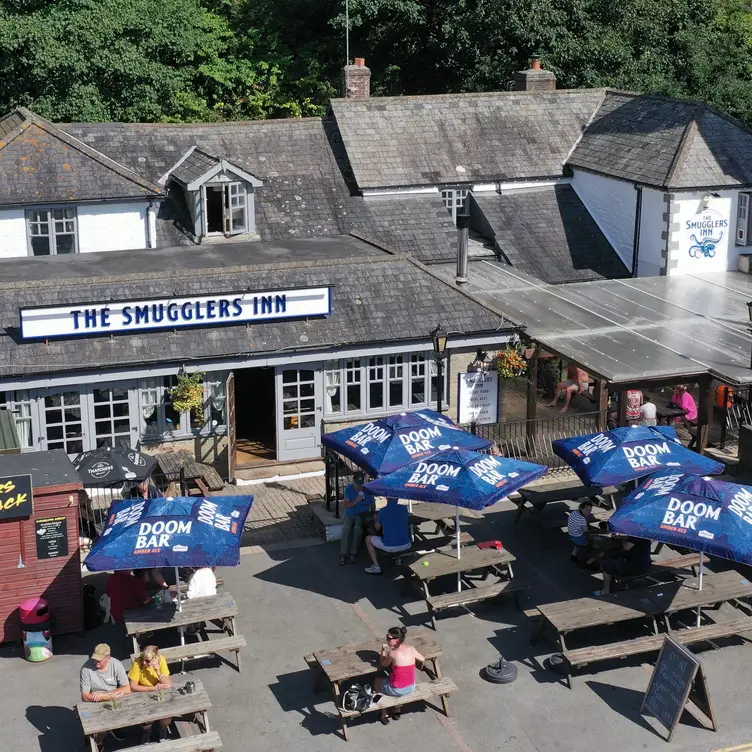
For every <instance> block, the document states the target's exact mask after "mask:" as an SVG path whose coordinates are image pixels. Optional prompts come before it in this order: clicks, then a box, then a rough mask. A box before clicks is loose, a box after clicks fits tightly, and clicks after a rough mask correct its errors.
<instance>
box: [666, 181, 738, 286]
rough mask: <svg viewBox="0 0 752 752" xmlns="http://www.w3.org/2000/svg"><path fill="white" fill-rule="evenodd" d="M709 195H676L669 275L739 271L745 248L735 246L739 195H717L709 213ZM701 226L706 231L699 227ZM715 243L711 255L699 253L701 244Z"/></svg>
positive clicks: (672, 221)
mask: <svg viewBox="0 0 752 752" xmlns="http://www.w3.org/2000/svg"><path fill="white" fill-rule="evenodd" d="M706 193H707V192H706V191H695V192H691V193H675V194H674V200H673V202H672V204H673V207H674V211H673V212H672V215H671V223H672V231H671V235H670V240H671V241H673V242H672V245H678V247H675V248H673V249H671V250H670V252H669V259H670V260H671V261H672V262H675V263H672V264H670V265H669V270H668V273H669V274H696V273H701V272H722V271H727V270H735V269H736V265H737V257H738V255H739V253H740V252H743V251H744V250H745V248H744V247H743V246H737V245H735V234H736V227H735V222H736V204H737V192H736V191H714V193H717V194H718V198H711V199H710V203H709V205H708V207H707V209H705V208H704V207H703V204H702V199H703V197H704V196H705V195H706ZM698 223H699V224H700V225H702V227H699V228H698V227H697V225H698ZM710 239H712V240H713V241H717V242H715V243H714V244H713V245H714V247H713V248H709V250H708V255H705V254H704V253H703V252H701V251H699V250H698V249H697V247H696V246H697V245H698V243H697V241H698V240H710Z"/></svg>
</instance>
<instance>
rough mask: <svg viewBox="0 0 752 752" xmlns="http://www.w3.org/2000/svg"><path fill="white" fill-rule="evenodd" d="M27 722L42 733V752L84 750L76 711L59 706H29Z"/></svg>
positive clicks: (40, 744)
mask: <svg viewBox="0 0 752 752" xmlns="http://www.w3.org/2000/svg"><path fill="white" fill-rule="evenodd" d="M26 720H27V721H29V723H31V725H32V726H34V728H36V729H37V731H39V733H40V737H39V749H40V752H68V750H70V752H73V751H74V750H78V749H83V745H84V737H83V734H82V733H81V723H80V721H79V720H78V716H77V715H76V711H75V710H72V709H71V708H63V707H60V706H59V705H29V707H28V708H26Z"/></svg>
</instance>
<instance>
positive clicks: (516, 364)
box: [496, 345, 527, 380]
mask: <svg viewBox="0 0 752 752" xmlns="http://www.w3.org/2000/svg"><path fill="white" fill-rule="evenodd" d="M496 371H497V373H498V374H499V378H500V379H504V380H509V379H517V378H519V377H520V376H524V375H525V374H526V373H527V361H526V360H525V358H524V357H523V356H522V351H521V349H520V347H519V346H518V345H510V346H509V347H505V348H504V349H503V350H500V351H499V353H498V355H497V356H496Z"/></svg>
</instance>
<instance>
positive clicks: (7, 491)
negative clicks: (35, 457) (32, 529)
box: [0, 475, 34, 522]
mask: <svg viewBox="0 0 752 752" xmlns="http://www.w3.org/2000/svg"><path fill="white" fill-rule="evenodd" d="M33 513H34V494H33V492H32V490H31V476H30V475H9V476H6V477H4V478H0V522H5V521H6V520H16V519H18V518H19V517H31V515H32V514H33Z"/></svg>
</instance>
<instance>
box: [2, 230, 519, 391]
mask: <svg viewBox="0 0 752 752" xmlns="http://www.w3.org/2000/svg"><path fill="white" fill-rule="evenodd" d="M307 242H308V241H307ZM348 242H354V241H352V239H351V240H350V241H348ZM249 245H253V246H259V245H261V244H259V243H254V244H249ZM324 245H325V247H326V244H324ZM187 250H188V249H183V248H180V249H176V251H175V252H174V254H175V259H174V264H175V268H171V269H170V272H169V274H168V275H165V274H162V275H161V276H155V275H154V273H153V272H147V273H133V274H115V275H111V276H102V275H101V268H102V267H101V265H99V264H98V263H97V259H94V260H92V262H91V263H90V264H89V268H90V270H91V271H92V272H96V271H97V270H100V273H99V275H96V276H82V275H83V274H84V273H85V269H84V267H82V266H81V265H82V264H83V265H86V263H87V262H86V261H85V260H84V259H83V258H78V259H76V258H74V257H66V260H67V261H69V262H74V263H71V266H70V274H67V273H66V274H62V273H60V272H61V270H62V269H64V268H65V267H66V266H67V265H66V264H64V263H62V262H59V263H58V264H56V265H55V267H56V268H52V267H51V266H49V265H46V266H45V265H39V264H36V265H35V264H33V262H34V261H38V260H39V259H13V261H0V276H2V274H3V271H4V270H5V269H6V268H7V269H11V268H16V271H15V275H16V278H18V276H19V275H20V274H21V272H19V271H18V267H19V266H20V267H24V268H25V270H26V272H25V277H24V281H16V282H12V281H8V282H7V283H6V284H5V285H4V286H3V288H2V289H1V290H0V327H2V329H3V330H4V333H3V334H0V377H5V378H8V377H12V376H21V375H31V374H41V373H49V372H53V371H54V372H61V371H66V370H76V369H79V370H80V369H84V368H85V369H87V370H92V369H106V368H112V367H116V366H119V365H120V366H125V365H136V364H139V363H150V364H153V363H166V362H171V363H187V362H190V361H191V360H200V359H204V358H219V359H221V358H230V357H233V356H243V355H253V354H263V353H273V352H277V351H280V350H286V351H288V352H293V351H295V350H310V349H312V348H324V347H326V348H329V347H341V346H346V345H350V344H367V343H380V342H411V341H418V340H421V341H425V340H426V338H427V333H428V332H429V331H430V330H431V329H433V328H434V327H435V326H436V322H437V321H438V320H441V323H442V325H443V326H444V327H445V328H446V329H447V330H448V331H449V332H451V333H453V334H460V333H464V334H473V333H481V332H486V333H490V332H495V331H497V330H499V329H501V328H502V327H505V328H507V329H511V328H513V327H512V325H510V324H504V322H503V319H502V318H501V317H499V316H497V315H496V314H494V313H492V312H491V311H489V310H488V309H487V308H485V307H483V306H482V305H480V304H479V303H478V302H476V301H475V300H473V299H472V298H470V297H468V296H467V295H465V294H464V293H463V292H461V291H459V290H456V289H454V287H453V286H452V285H451V284H449V283H447V282H446V281H445V280H443V279H442V278H441V277H439V276H438V275H435V274H433V273H432V272H430V271H429V270H427V269H426V268H425V267H423V266H422V265H421V264H420V263H419V262H417V261H415V260H413V259H411V258H410V257H407V256H398V255H389V254H383V253H380V254H375V255H374V254H371V255H363V256H360V257H353V256H349V257H348V256H346V255H345V256H342V255H341V254H340V256H338V257H336V258H331V257H330V258H326V257H324V258H322V259H321V260H310V259H308V260H303V261H292V262H289V263H282V264H264V263H252V264H248V265H228V264H227V263H225V261H224V260H223V259H222V258H221V254H222V253H224V251H226V250H227V249H226V248H225V249H220V248H218V247H215V248H214V249H212V251H211V253H212V254H214V261H215V263H214V266H213V267H212V268H207V267H206V266H205V264H206V262H205V261H202V262H201V264H202V265H203V266H202V268H200V269H199V270H197V269H195V268H190V267H191V266H194V267H195V266H196V265H197V264H199V262H198V261H197V260H196V259H198V258H205V257H204V256H199V257H196V258H195V259H194V258H193V257H192V256H190V255H188V256H186V255H185V254H186V251H187ZM197 250H204V251H205V250H206V247H205V246H202V247H201V249H197ZM164 253H165V251H162V252H160V253H155V252H154V251H133V252H129V254H128V255H129V257H130V258H131V260H132V261H138V259H142V260H143V261H144V263H145V264H146V263H147V261H146V260H147V259H153V258H154V257H157V256H159V255H162V254H164ZM232 253H235V254H237V251H232ZM188 254H190V251H188ZM85 255H88V254H81V256H82V257H83V256H85ZM92 255H96V256H99V257H105V256H110V257H115V256H121V255H122V254H120V253H118V252H110V253H109V254H108V253H104V254H92ZM294 255H295V248H290V249H289V254H288V256H289V257H291V258H294ZM181 256H182V258H183V260H182V262H181ZM59 258H60V259H62V258H63V257H59ZM191 259H193V263H192V262H191ZM50 260H59V259H58V257H55V259H45V261H50ZM236 260H237V257H236V256H232V257H230V261H231V263H234V262H235V261H236ZM115 261H116V260H115V259H113V260H112V262H111V263H115ZM150 263H154V261H153V260H152V261H151V262H150ZM136 268H139V267H136ZM34 276H39V277H43V279H41V280H39V279H31V277H34ZM325 285H331V286H333V291H332V313H331V314H330V315H329V316H327V317H324V318H317V319H308V320H295V321H279V322H269V323H265V324H260V325H251V326H246V325H245V324H243V325H239V326H233V325H228V326H216V327H210V328H200V329H191V330H187V329H183V330H178V331H176V332H172V331H162V332H143V333H139V334H123V335H116V336H114V337H92V338H88V339H85V338H73V339H68V340H51V341H50V342H49V344H45V343H43V342H31V343H24V342H20V341H18V339H17V334H18V331H17V327H18V325H19V315H18V309H19V307H24V306H45V305H60V304H71V305H72V304H82V303H86V302H96V301H100V300H107V299H109V298H111V297H112V294H113V290H117V295H118V297H120V298H128V299H134V300H136V299H150V298H154V297H164V296H169V295H202V294H210V293H219V292H223V293H226V292H228V291H231V290H254V289H257V290H265V289H275V288H295V287H305V286H325ZM304 335H305V336H304Z"/></svg>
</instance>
